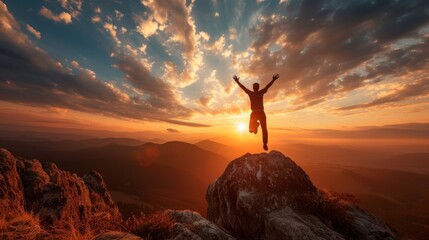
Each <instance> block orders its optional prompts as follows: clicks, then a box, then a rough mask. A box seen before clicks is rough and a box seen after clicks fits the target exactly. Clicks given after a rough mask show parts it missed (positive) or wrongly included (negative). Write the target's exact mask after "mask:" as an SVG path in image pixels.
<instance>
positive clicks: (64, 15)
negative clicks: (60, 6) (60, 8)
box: [39, 6, 72, 24]
mask: <svg viewBox="0 0 429 240" xmlns="http://www.w3.org/2000/svg"><path fill="white" fill-rule="evenodd" d="M39 14H40V15H42V16H44V17H45V18H47V19H51V20H53V21H54V22H63V23H65V24H69V23H71V22H72V16H71V15H70V14H69V13H68V12H61V13H59V14H58V15H55V14H54V13H53V12H51V10H49V9H47V8H46V7H44V6H42V8H41V9H40V11H39Z"/></svg>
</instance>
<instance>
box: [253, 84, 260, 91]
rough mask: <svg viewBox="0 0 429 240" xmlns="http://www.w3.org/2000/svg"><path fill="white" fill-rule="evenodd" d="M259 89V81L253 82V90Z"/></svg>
mask: <svg viewBox="0 0 429 240" xmlns="http://www.w3.org/2000/svg"><path fill="white" fill-rule="evenodd" d="M258 90H259V83H254V84H253V91H255V92H257V91H258Z"/></svg>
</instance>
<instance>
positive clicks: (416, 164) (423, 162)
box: [376, 153, 429, 174]
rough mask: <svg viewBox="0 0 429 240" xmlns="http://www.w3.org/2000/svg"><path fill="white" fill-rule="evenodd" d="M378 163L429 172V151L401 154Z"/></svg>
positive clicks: (396, 167)
mask: <svg viewBox="0 0 429 240" xmlns="http://www.w3.org/2000/svg"><path fill="white" fill-rule="evenodd" d="M376 163H377V166H384V167H387V168H392V169H402V170H408V171H413V172H420V173H425V174H429V153H407V154H399V155H396V156H393V157H390V158H386V159H382V160H379V161H376Z"/></svg>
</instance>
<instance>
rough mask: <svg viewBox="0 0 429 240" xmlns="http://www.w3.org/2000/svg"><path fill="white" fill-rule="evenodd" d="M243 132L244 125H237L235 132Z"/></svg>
mask: <svg viewBox="0 0 429 240" xmlns="http://www.w3.org/2000/svg"><path fill="white" fill-rule="evenodd" d="M244 130H246V125H245V124H244V123H239V124H237V131H238V132H239V133H243V132H244Z"/></svg>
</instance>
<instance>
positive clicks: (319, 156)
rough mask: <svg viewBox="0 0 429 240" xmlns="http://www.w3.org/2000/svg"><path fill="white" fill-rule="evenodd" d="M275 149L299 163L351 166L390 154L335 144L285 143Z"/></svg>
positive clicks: (367, 163)
mask: <svg viewBox="0 0 429 240" xmlns="http://www.w3.org/2000/svg"><path fill="white" fill-rule="evenodd" d="M275 149H279V150H280V151H283V152H286V153H287V154H288V156H290V157H292V158H293V159H295V160H296V161H297V162H299V163H301V164H315V163H316V164H320V163H330V164H340V165H351V166H362V165H364V166H367V165H369V164H370V163H371V162H372V161H373V160H376V159H382V158H386V157H389V156H391V155H386V154H384V153H380V152H375V151H363V150H356V149H354V148H352V147H344V146H336V145H312V144H302V143H295V144H287V145H279V146H275Z"/></svg>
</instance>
